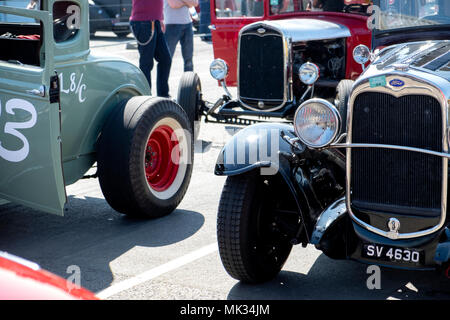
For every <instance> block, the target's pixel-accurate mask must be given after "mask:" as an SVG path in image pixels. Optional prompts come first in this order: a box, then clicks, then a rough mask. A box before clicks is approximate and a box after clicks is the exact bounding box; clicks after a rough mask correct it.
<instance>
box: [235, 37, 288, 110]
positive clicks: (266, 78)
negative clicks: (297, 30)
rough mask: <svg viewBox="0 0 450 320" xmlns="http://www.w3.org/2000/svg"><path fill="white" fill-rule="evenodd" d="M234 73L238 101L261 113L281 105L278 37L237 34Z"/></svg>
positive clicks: (282, 83) (281, 53) (282, 86)
mask: <svg viewBox="0 0 450 320" xmlns="http://www.w3.org/2000/svg"><path fill="white" fill-rule="evenodd" d="M238 72H239V84H238V85H239V98H240V99H241V101H242V102H244V103H245V104H247V105H249V106H251V107H254V108H258V109H261V110H264V109H273V108H276V107H278V106H281V105H282V103H283V101H284V90H285V81H284V50H283V38H282V37H281V35H277V34H274V33H273V32H272V33H270V34H268V35H264V36H260V35H257V34H254V33H249V34H243V35H241V40H240V51H239V70H238ZM260 102H263V104H261V103H260Z"/></svg>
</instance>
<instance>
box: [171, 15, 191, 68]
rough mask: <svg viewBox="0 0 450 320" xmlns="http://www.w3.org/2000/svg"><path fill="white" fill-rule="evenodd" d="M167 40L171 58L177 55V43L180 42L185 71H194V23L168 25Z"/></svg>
mask: <svg viewBox="0 0 450 320" xmlns="http://www.w3.org/2000/svg"><path fill="white" fill-rule="evenodd" d="M166 40H167V45H168V46H169V51H170V56H171V57H173V54H174V53H175V48H176V46H177V43H178V42H180V44H181V54H182V56H183V60H184V71H194V64H193V63H192V56H193V55H194V31H193V30H192V22H191V23H187V24H166Z"/></svg>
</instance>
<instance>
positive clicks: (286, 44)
mask: <svg viewBox="0 0 450 320" xmlns="http://www.w3.org/2000/svg"><path fill="white" fill-rule="evenodd" d="M249 26H251V28H256V29H258V28H261V27H264V28H265V29H266V32H265V33H264V34H260V33H258V32H248V33H246V34H251V35H256V36H258V37H265V36H274V35H275V34H273V33H268V32H267V31H272V32H276V33H278V34H277V35H276V36H279V37H281V39H282V44H283V52H284V68H283V69H284V70H283V80H284V92H283V100H282V102H281V104H280V105H278V106H276V107H273V108H270V109H265V110H263V111H264V112H271V111H276V110H279V109H282V108H283V107H284V106H285V105H286V103H287V102H288V101H292V97H291V95H292V94H291V91H292V90H291V85H292V76H289V75H288V70H289V63H290V62H291V47H292V46H291V42H290V41H287V39H286V38H285V37H284V34H283V31H282V30H277V29H275V28H267V26H266V24H265V23H263V22H257V23H255V24H251V25H249ZM249 26H246V27H244V28H242V29H241V30H240V31H239V36H238V55H237V72H236V73H237V96H238V101H239V102H240V103H241V104H242V105H243V106H245V107H246V108H248V109H250V110H253V111H261V109H258V108H255V107H252V106H249V105H248V104H246V103H244V102H243V101H242V100H241V94H240V80H239V75H240V71H239V70H240V62H241V36H242V34H243V33H244V32H245V31H246V30H247V29H248V27H249ZM288 84H289V85H288ZM244 98H245V97H244ZM254 99H255V100H261V101H262V99H258V98H254ZM264 101H267V100H264Z"/></svg>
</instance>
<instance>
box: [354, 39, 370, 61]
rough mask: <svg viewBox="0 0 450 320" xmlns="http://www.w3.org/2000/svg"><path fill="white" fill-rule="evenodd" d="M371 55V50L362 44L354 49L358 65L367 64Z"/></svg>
mask: <svg viewBox="0 0 450 320" xmlns="http://www.w3.org/2000/svg"><path fill="white" fill-rule="evenodd" d="M370 55H371V53H370V49H369V48H368V47H367V46H365V45H363V44H360V45H359V46H356V47H355V49H353V59H354V60H355V61H356V63H359V64H366V63H367V61H369V60H370Z"/></svg>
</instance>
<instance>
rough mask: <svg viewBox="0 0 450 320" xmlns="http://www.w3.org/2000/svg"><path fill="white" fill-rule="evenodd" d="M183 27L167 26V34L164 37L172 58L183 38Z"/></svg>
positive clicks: (176, 25) (177, 25)
mask: <svg viewBox="0 0 450 320" xmlns="http://www.w3.org/2000/svg"><path fill="white" fill-rule="evenodd" d="M181 27H182V25H180V24H166V32H165V33H164V36H165V37H166V41H167V46H168V47H169V52H170V56H171V57H172V58H173V54H174V53H175V48H176V47H177V43H178V41H180V38H181V31H182V30H181Z"/></svg>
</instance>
